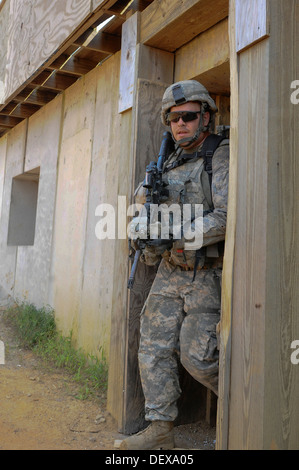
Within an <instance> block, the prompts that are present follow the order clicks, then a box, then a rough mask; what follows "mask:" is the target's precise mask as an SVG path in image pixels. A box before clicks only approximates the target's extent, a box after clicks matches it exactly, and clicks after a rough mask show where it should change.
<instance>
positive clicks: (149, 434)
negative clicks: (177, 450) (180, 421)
mask: <svg viewBox="0 0 299 470" xmlns="http://www.w3.org/2000/svg"><path fill="white" fill-rule="evenodd" d="M173 448H174V430H173V422H172V421H153V422H152V423H151V424H150V425H149V426H148V427H147V428H146V429H144V430H143V431H140V432H139V433H137V434H134V435H133V436H130V437H127V438H126V439H124V440H123V441H122V443H121V445H120V450H155V449H156V450H159V449H173Z"/></svg>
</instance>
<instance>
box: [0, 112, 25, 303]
mask: <svg viewBox="0 0 299 470" xmlns="http://www.w3.org/2000/svg"><path fill="white" fill-rule="evenodd" d="M26 132H27V121H23V122H22V123H20V124H19V125H18V126H16V127H15V128H14V129H12V130H11V131H10V132H9V134H8V136H7V148H6V163H5V176H4V186H3V196H2V198H3V199H2V208H1V219H0V221H1V225H0V285H1V286H2V287H3V288H4V289H5V290H6V291H7V292H8V293H9V294H10V295H12V296H13V293H14V292H13V289H14V281H15V263H16V253H17V247H15V246H7V234H8V222H9V210H10V200H11V187H12V178H13V177H14V176H17V175H19V174H21V173H23V170H24V156H25V146H26Z"/></svg>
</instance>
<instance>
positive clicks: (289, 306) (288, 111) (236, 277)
mask: <svg viewBox="0 0 299 470" xmlns="http://www.w3.org/2000/svg"><path fill="white" fill-rule="evenodd" d="M233 3H234V2H232V3H231V6H232V7H233ZM268 14H269V21H270V28H271V35H270V37H269V38H267V39H265V40H264V41H259V42H258V43H255V44H254V45H252V46H251V47H249V48H247V49H246V50H243V51H242V52H241V53H240V54H239V55H238V59H236V57H237V51H236V49H234V48H235V43H234V40H233V41H232V42H231V46H232V49H231V53H232V57H231V61H232V63H233V64H235V65H234V71H235V76H234V82H233V84H234V86H233V87H232V128H231V158H232V159H233V161H234V163H236V164H237V166H236V168H235V170H234V171H233V173H232V178H231V177H230V198H231V196H234V197H235V202H234V205H233V206H230V208H231V212H230V217H229V220H230V222H234V221H235V232H230V235H231V236H232V240H230V238H229V237H228V240H230V241H229V243H230V244H231V243H232V244H233V245H231V246H230V245H229V246H227V247H226V249H230V254H231V255H233V271H231V270H229V269H228V268H229V266H230V265H229V264H227V263H226V269H227V270H226V271H225V272H224V282H225V285H224V297H223V313H224V314H225V316H224V318H223V319H224V322H223V325H222V333H221V336H222V349H221V366H222V371H221V369H220V372H221V387H220V390H219V392H220V407H219V410H218V411H220V414H219V416H218V428H219V427H220V429H218V431H217V436H218V443H217V445H218V448H220V449H222V448H228V449H229V450H234V449H238V450H240V449H249V450H253V449H256V450H258V449H261V450H267V449H281V450H290V449H298V442H299V440H298V436H299V427H298V422H299V405H298V394H297V391H298V387H299V373H298V368H297V367H298V366H296V365H293V364H292V363H291V360H290V354H291V349H290V345H291V342H292V341H293V340H294V339H297V338H298V337H299V321H298V314H297V312H298V302H299V296H298V289H297V287H296V283H297V279H298V266H299V261H298V260H299V245H298V240H297V237H296V235H295V234H296V233H297V231H298V228H299V226H298V217H297V214H298V200H299V194H298V184H299V170H298V163H297V158H296V147H297V146H298V132H297V130H296V126H294V123H296V122H298V119H299V107H298V106H297V105H293V104H292V103H291V100H290V95H291V91H292V90H291V89H290V84H291V82H292V80H294V77H297V76H298V74H299V68H298V47H299V32H298V27H297V25H298V19H299V9H298V3H297V2H296V1H295V0H287V1H286V2H284V3H283V4H282V3H281V2H280V1H279V0H273V1H271V2H269V10H268ZM234 18H236V17H235V16H234ZM232 33H233V30H232ZM236 65H238V68H237V67H236ZM236 118H237V119H236ZM235 132H236V134H235ZM232 248H233V250H232ZM228 254H229V252H228V251H227V252H226V260H227V259H228V258H227V255H228ZM230 313H231V317H230Z"/></svg>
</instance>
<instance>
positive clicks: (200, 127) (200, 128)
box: [171, 103, 209, 147]
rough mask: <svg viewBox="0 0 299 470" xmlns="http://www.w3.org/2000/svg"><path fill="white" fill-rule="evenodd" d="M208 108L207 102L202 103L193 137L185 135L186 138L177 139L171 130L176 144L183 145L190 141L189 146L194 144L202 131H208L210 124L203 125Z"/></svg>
mask: <svg viewBox="0 0 299 470" xmlns="http://www.w3.org/2000/svg"><path fill="white" fill-rule="evenodd" d="M206 110H207V105H206V103H201V107H200V117H199V124H198V128H197V130H196V132H195V134H194V135H193V136H192V137H185V138H184V139H180V140H175V138H174V136H173V133H172V131H171V134H172V138H173V140H174V141H175V143H176V144H178V145H182V144H185V143H188V147H189V146H190V145H192V144H193V143H194V142H196V141H197V140H198V139H199V136H200V134H201V133H202V132H206V131H207V130H208V128H209V126H204V125H203V117H204V114H205V113H206Z"/></svg>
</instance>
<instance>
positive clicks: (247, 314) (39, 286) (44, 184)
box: [0, 0, 299, 449]
mask: <svg viewBox="0 0 299 470" xmlns="http://www.w3.org/2000/svg"><path fill="white" fill-rule="evenodd" d="M298 24H299V4H298V2H297V1H296V0H284V1H282V0H184V1H183V0H133V1H128V0H76V1H74V0H63V1H58V0H57V1H49V0H22V1H21V0H2V2H1V4H0V42H1V48H0V50H1V53H0V102H1V104H0V216H1V218H0V295H1V296H2V300H3V299H4V297H5V296H6V298H7V299H9V298H10V297H12V298H14V299H17V300H25V301H28V302H32V303H34V304H35V305H37V306H43V305H50V306H51V307H53V308H54V310H55V314H56V320H57V324H58V326H59V328H60V329H61V330H62V331H63V332H64V333H65V334H69V332H70V331H72V333H73V338H74V341H75V343H76V345H77V346H78V347H82V348H83V349H85V350H86V351H87V352H90V353H92V354H99V353H101V354H103V355H104V356H105V357H106V358H107V360H108V361H109V385H108V409H109V411H110V412H111V414H112V415H113V416H114V417H115V419H116V420H117V423H118V427H119V430H120V431H122V432H124V433H129V432H135V431H136V430H138V429H140V427H142V425H143V414H142V408H143V401H142V399H143V397H142V391H141V388H140V383H139V376H138V367H137V347H138V329H139V320H138V317H139V312H140V310H141V307H142V304H143V302H144V300H145V298H146V295H147V293H148V290H149V288H150V285H151V282H152V280H153V278H154V276H155V272H154V270H150V269H149V268H146V267H145V266H142V265H140V266H139V268H138V273H137V278H136V282H135V288H134V289H133V291H131V292H128V289H127V279H128V273H129V269H130V263H129V261H128V244H127V239H126V236H123V230H121V228H123V227H126V224H127V223H128V217H127V213H126V210H127V207H128V206H129V204H131V202H132V200H133V191H134V187H135V186H136V183H137V182H139V181H140V180H142V179H143V175H144V170H145V165H146V164H147V163H148V162H149V161H150V160H153V159H154V158H155V156H156V155H157V152H158V149H159V146H160V140H161V136H162V132H163V130H164V129H163V126H162V124H161V122H160V104H161V97H162V95H163V92H164V90H165V88H166V86H168V85H169V84H171V83H173V82H174V81H178V80H181V79H191V78H195V79H198V80H199V81H200V82H201V83H203V84H204V85H205V86H206V87H207V88H208V90H209V91H210V93H211V94H212V96H213V97H214V99H215V101H216V103H217V105H218V108H219V113H218V114H217V117H216V125H230V141H231V146H230V149H231V150H230V187H229V214H228V227H227V237H226V249H225V266H224V276H223V287H222V291H223V292H222V294H223V304H222V320H221V346H220V356H221V359H220V387H219V397H218V403H217V406H218V409H217V444H216V446H217V449H271V448H273V449H298V448H299V425H298V423H299V405H298V400H297V394H298V389H299V365H296V363H294V361H291V354H292V348H291V345H292V343H293V341H296V340H299V320H298V318H299V317H298V315H297V311H298V306H299V299H298V293H297V289H296V279H297V271H298V261H299V252H298V242H297V237H296V233H297V227H298V220H297V213H298V211H297V204H298V201H299V198H298V197H297V196H298V187H299V185H298V179H299V173H298V169H297V164H296V150H295V149H296V146H297V144H298V132H296V131H297V129H296V122H297V120H298V119H296V118H298V110H299V106H298V105H297V101H299V99H298V100H297V95H299V93H298V94H297V93H296V89H297V88H299V69H298V68H299V66H298V51H299V31H298V27H297V25H298ZM297 81H298V83H297ZM124 201H125V202H124ZM102 204H109V205H111V206H113V207H114V208H115V221H116V224H115V231H114V235H115V236H114V237H113V236H112V237H108V236H107V237H106V238H104V239H102V240H99V237H97V236H96V226H97V222H98V221H99V215H103V214H101V212H100V209H99V207H102V206H101V205H102ZM0 300H1V299H0ZM295 362H296V361H295ZM182 380H183V383H184V394H185V396H187V399H184V395H183V397H182V402H181V405H180V410H181V414H180V418H179V419H180V422H184V421H188V420H189V421H190V420H192V419H195V418H196V417H199V416H203V415H204V414H205V413H208V415H209V418H211V413H212V410H213V406H212V405H211V404H210V403H209V401H212V402H213V401H214V402H216V398H215V397H214V396H211V395H209V394H207V392H206V390H205V389H204V388H203V387H202V386H200V385H199V384H196V383H194V381H192V380H191V378H190V377H188V375H186V374H184V373H183V372H182Z"/></svg>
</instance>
